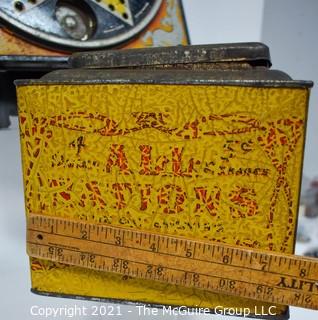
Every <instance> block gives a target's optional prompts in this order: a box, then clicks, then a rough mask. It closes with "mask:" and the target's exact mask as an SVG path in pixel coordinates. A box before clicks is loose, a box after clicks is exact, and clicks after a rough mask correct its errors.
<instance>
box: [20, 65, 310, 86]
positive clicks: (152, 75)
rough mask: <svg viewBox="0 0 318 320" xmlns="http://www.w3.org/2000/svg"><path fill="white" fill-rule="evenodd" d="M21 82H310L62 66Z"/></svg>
mask: <svg viewBox="0 0 318 320" xmlns="http://www.w3.org/2000/svg"><path fill="white" fill-rule="evenodd" d="M15 84H16V85H17V86H25V85H58V84H60V85H69V84H77V85H81V84H82V85H89V84H170V85H174V84H175V85H222V86H248V87H292V88H294V87H306V88H311V87H312V86H313V82H312V81H302V80H292V79H291V78H290V77H289V76H288V75H287V74H286V73H284V72H282V71H277V70H267V69H263V68H260V69H257V68H256V69H251V70H236V71H233V70H226V71H223V70H210V71H191V70H138V69H136V70H128V69H116V70H107V69H106V70H102V69H99V70H98V69H94V70H92V69H66V70H58V71H53V72H51V73H49V74H47V75H45V76H44V77H42V78H41V79H36V80H35V79H27V80H16V81H15Z"/></svg>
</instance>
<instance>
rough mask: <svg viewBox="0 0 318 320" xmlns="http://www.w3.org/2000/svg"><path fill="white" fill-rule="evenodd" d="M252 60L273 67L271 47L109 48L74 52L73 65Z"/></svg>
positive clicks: (130, 65) (129, 65)
mask: <svg viewBox="0 0 318 320" xmlns="http://www.w3.org/2000/svg"><path fill="white" fill-rule="evenodd" d="M233 62H236V63H248V64H251V65H252V66H264V67H270V66H271V61H270V54H269V48H268V47H267V46H266V45H264V44H262V43H258V42H250V43H232V44H231V43H230V44H213V45H211V44H210V45H194V46H177V47H160V48H147V49H128V50H105V51H91V52H82V53H75V54H73V55H72V56H71V57H70V59H69V63H70V64H71V66H72V67H73V68H97V69H99V68H100V69H113V68H137V67H146V66H160V65H165V66H167V65H180V64H181V65H184V64H192V65H194V64H203V63H210V64H216V63H233Z"/></svg>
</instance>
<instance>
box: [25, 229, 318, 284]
mask: <svg viewBox="0 0 318 320" xmlns="http://www.w3.org/2000/svg"><path fill="white" fill-rule="evenodd" d="M28 230H30V231H33V232H42V233H45V234H51V233H50V232H46V231H38V230H36V229H28ZM55 235H57V236H61V237H65V238H70V239H74V240H83V239H80V238H78V237H72V236H69V235H65V234H57V233H56V234H55ZM85 241H86V242H94V243H97V244H107V245H111V246H114V247H119V245H117V244H115V243H112V242H104V241H97V240H92V239H85ZM176 244H178V243H177V241H176ZM52 245H56V244H54V243H52ZM215 246H216V247H217V248H218V249H220V246H219V244H216V245H215ZM120 247H122V248H127V249H134V250H138V251H144V252H152V250H146V249H142V248H139V247H131V246H124V245H121V246H120ZM221 249H222V248H221ZM223 249H224V248H223ZM240 249H241V248H240ZM237 250H239V249H237ZM242 250H244V248H242ZM223 252H224V250H223ZM158 253H161V254H165V255H168V256H173V257H180V258H186V256H182V255H180V254H179V255H178V254H173V253H167V252H162V251H158ZM271 253H272V252H269V253H268V254H271ZM247 257H248V256H247ZM250 257H251V256H250ZM187 258H190V259H193V260H197V261H201V262H208V263H213V264H218V265H222V266H225V267H226V266H227V264H224V263H222V262H217V261H213V262H211V261H210V260H207V259H199V258H194V257H193V255H192V256H191V257H187ZM250 263H251V260H250ZM230 266H231V267H234V268H239V269H241V268H242V265H237V264H230ZM244 269H246V270H251V271H259V272H263V273H264V272H266V271H264V270H261V269H257V268H251V267H248V266H246V265H244ZM270 273H272V274H277V275H285V276H294V277H297V278H299V279H302V277H301V276H295V275H294V274H290V273H283V272H276V271H273V270H271V271H270ZM306 280H310V281H316V279H310V278H306Z"/></svg>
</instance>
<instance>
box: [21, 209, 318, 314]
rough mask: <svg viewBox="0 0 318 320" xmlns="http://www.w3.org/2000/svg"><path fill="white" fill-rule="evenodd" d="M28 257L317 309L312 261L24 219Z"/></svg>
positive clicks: (317, 280) (317, 272)
mask: <svg viewBox="0 0 318 320" xmlns="http://www.w3.org/2000/svg"><path fill="white" fill-rule="evenodd" d="M27 251H28V254H29V255H30V256H31V257H35V258H40V259H45V260H50V261H56V262H60V263H65V264H69V265H74V266H79V267H83V268H89V269H95V270H100V271H107V272H115V273H119V274H123V275H129V276H132V277H137V278H142V279H150V280H155V281H162V282H166V283H170V284H176V285H181V286H186V287H195V288H198V289H202V290H207V291H212V292H220V293H225V294H230V295H236V296H241V297H246V298H250V299H255V300H260V301H266V302H270V303H275V304H283V305H294V306H299V307H304V308H310V309H318V259H314V258H307V257H302V256H295V255H288V254H282V253H278V252H271V251H261V250H255V249H251V250H250V249H246V248H243V247H237V246H229V245H225V244H220V243H211V242H204V241H197V240H190V239H185V238H181V237H175V236H168V235H162V234H154V233H149V232H144V231H138V230H132V229H124V228H119V227H113V226H109V225H102V224H92V223H87V222H82V221H74V220H69V219H64V218H56V217H48V216H43V215H34V214H32V215H30V216H29V217H28V220H27Z"/></svg>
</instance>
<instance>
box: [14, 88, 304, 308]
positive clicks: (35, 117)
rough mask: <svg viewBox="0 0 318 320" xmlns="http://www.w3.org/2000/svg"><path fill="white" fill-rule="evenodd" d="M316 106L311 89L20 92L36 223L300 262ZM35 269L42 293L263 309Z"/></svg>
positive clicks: (128, 281) (58, 269) (28, 194)
mask: <svg viewBox="0 0 318 320" xmlns="http://www.w3.org/2000/svg"><path fill="white" fill-rule="evenodd" d="M307 100H308V89H306V88H270V87H266V88H265V87H264V88H262V87H239V86H206V85H146V84H139V85H137V84H135V85H128V84H121V85H118V84H116V85H115V84H100V85H96V84H91V85H89V84H86V85H29V86H19V87H18V103H19V114H20V130H21V146H22V157H23V172H24V184H25V200H26V211H27V214H29V213H30V212H32V213H38V214H49V215H53V216H61V217H70V218H75V219H83V220H88V221H95V222H102V223H109V224H112V225H119V226H124V227H131V228H135V229H142V230H150V231H155V232H160V233H166V234H175V235H182V236H186V237H189V238H196V239H205V240H211V241H219V242H224V243H229V244H236V245H242V246H249V247H253V248H260V249H269V250H276V251H284V252H292V251H293V245H294V235H295V226H296V220H297V207H298V197H299V185H300V177H301V167H302V156H303V147H304V132H305V120H306V112H307ZM31 269H32V286H33V288H34V289H35V290H37V291H44V292H53V293H58V294H68V295H82V296H89V297H102V298H115V299H124V300H134V301H142V302H148V303H156V304H158V303H160V304H171V305H188V306H200V307H210V308H213V307H215V306H218V305H223V306H228V307H236V306H237V307H242V306H246V307H250V308H251V309H253V308H254V306H255V302H254V301H252V300H247V299H239V298H234V297H227V296H222V295H219V294H211V293H207V292H204V291H199V290H196V289H185V288H181V287H178V286H172V285H166V284H161V283H156V282H151V281H145V280H143V281H142V280H136V279H132V278H129V277H121V276H119V275H115V274H108V273H101V272H96V271H92V270H85V269H81V268H76V267H70V266H64V265H56V264H53V263H49V262H45V261H38V260H35V259H32V260H31ZM251 297H253V295H252V293H251ZM257 305H258V306H261V305H264V306H265V307H268V304H264V303H257ZM279 311H280V312H284V311H285V308H284V307H280V309H279Z"/></svg>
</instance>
